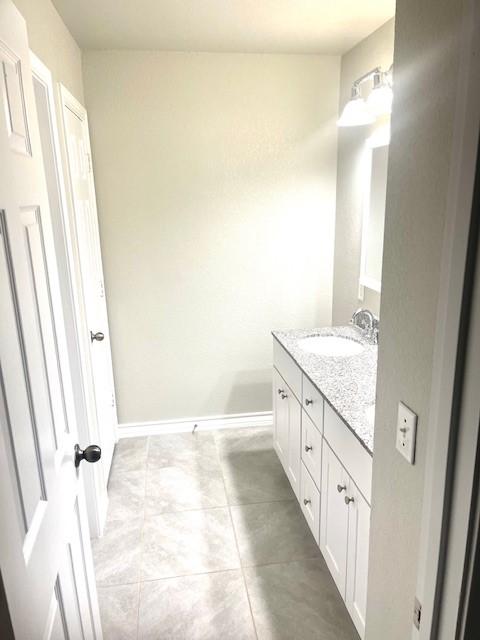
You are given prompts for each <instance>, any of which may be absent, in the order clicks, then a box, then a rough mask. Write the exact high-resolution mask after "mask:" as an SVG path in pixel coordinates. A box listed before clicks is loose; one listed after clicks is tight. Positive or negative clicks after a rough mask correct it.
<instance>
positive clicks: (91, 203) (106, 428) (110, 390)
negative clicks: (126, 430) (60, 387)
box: [61, 87, 118, 488]
mask: <svg viewBox="0 0 480 640" xmlns="http://www.w3.org/2000/svg"><path fill="white" fill-rule="evenodd" d="M61 96H62V107H63V113H62V117H63V126H64V139H65V144H66V152H67V165H68V176H69V183H70V184H69V186H70V195H71V205H72V206H71V211H70V212H69V214H70V225H69V227H70V232H71V237H70V243H71V245H72V246H71V250H72V254H73V262H74V269H73V278H72V279H73V286H74V289H75V292H76V295H77V300H78V302H79V311H78V313H79V317H78V318H77V321H78V326H79V331H80V333H81V336H80V348H81V351H82V356H83V361H84V367H85V372H86V375H85V377H86V379H87V380H89V387H90V390H89V391H90V393H91V396H92V399H93V402H94V403H95V407H96V416H97V425H96V427H97V432H98V441H99V444H100V446H101V447H102V451H103V456H102V467H103V483H104V486H105V488H106V485H107V482H108V476H109V472H110V466H111V462H112V457H113V449H114V446H115V442H116V429H117V422H118V421H117V413H116V403H115V391H114V383H113V368H112V359H111V348H110V333H109V328H108V316H107V304H106V299H105V284H104V277H103V267H102V255H101V248H100V234H99V228H98V218H97V207H96V198H95V186H94V181H93V170H92V160H91V152H90V138H89V131H88V121H87V113H86V111H85V109H84V107H83V106H82V105H81V104H80V103H79V102H78V101H77V100H75V98H74V97H73V96H72V95H71V94H69V92H68V91H67V90H66V89H65V88H64V87H62V88H61Z"/></svg>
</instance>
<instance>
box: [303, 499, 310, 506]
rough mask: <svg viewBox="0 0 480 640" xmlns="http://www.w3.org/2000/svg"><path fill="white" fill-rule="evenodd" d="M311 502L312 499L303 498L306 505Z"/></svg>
mask: <svg viewBox="0 0 480 640" xmlns="http://www.w3.org/2000/svg"><path fill="white" fill-rule="evenodd" d="M311 502H312V501H311V500H307V498H305V499H304V500H303V504H304V505H305V506H307V504H310V503H311Z"/></svg>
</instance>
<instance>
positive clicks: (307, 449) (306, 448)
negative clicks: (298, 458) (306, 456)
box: [305, 444, 313, 453]
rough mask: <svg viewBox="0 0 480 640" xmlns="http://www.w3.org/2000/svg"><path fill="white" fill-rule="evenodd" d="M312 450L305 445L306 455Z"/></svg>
mask: <svg viewBox="0 0 480 640" xmlns="http://www.w3.org/2000/svg"><path fill="white" fill-rule="evenodd" d="M312 449H313V447H310V446H309V445H308V444H306V445H305V451H306V452H307V453H308V452H309V451H311V450H312Z"/></svg>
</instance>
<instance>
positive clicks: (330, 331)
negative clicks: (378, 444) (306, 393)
mask: <svg viewBox="0 0 480 640" xmlns="http://www.w3.org/2000/svg"><path fill="white" fill-rule="evenodd" d="M272 335H273V337H274V338H275V339H276V340H278V342H279V343H280V344H281V345H282V347H284V349H285V350H286V351H288V353H289V354H290V355H291V356H292V358H293V359H294V360H295V362H296V363H297V364H298V366H299V367H300V369H302V371H303V372H304V373H305V375H306V376H307V377H308V378H309V379H310V380H311V381H312V383H313V384H314V385H315V387H316V388H317V389H318V390H319V391H320V393H321V394H322V395H323V396H324V397H325V399H326V401H327V402H328V403H329V404H330V405H331V406H332V408H333V409H334V411H335V412H336V413H337V414H338V415H339V416H340V418H342V420H343V421H344V422H345V424H346V425H347V427H348V428H349V429H350V430H351V431H352V432H353V433H354V435H355V436H356V437H357V438H358V440H359V441H360V442H361V444H363V446H364V447H365V449H367V451H368V452H369V453H370V454H372V455H373V423H374V416H375V388H376V381H377V346H376V345H372V344H370V343H369V342H368V341H367V340H366V339H365V338H364V337H363V335H362V332H361V331H360V330H359V329H357V328H356V327H353V326H347V327H323V328H321V329H310V330H307V329H292V330H285V331H272ZM310 336H342V337H345V338H350V339H354V340H356V341H358V342H361V343H362V344H363V345H364V349H363V351H362V352H361V353H359V354H358V355H353V356H341V357H337V356H319V355H315V354H313V353H308V352H306V351H304V350H303V349H301V348H300V347H299V341H300V340H301V339H302V338H308V337H310Z"/></svg>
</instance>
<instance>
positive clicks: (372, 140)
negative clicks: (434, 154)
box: [358, 125, 390, 300]
mask: <svg viewBox="0 0 480 640" xmlns="http://www.w3.org/2000/svg"><path fill="white" fill-rule="evenodd" d="M389 144H390V126H389V125H384V126H382V127H380V128H379V129H377V130H376V131H375V132H374V133H373V134H372V135H371V136H369V137H368V138H367V139H366V140H365V152H364V157H363V162H364V172H363V184H364V190H363V202H362V245H361V257H360V278H359V287H358V298H359V300H363V298H364V294H365V288H367V289H371V290H372V291H376V292H377V293H380V292H381V290H382V282H381V280H377V279H375V278H371V277H370V276H368V275H367V273H366V264H367V239H368V223H369V219H370V189H371V180H372V155H373V149H377V148H378V147H388V146H389Z"/></svg>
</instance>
